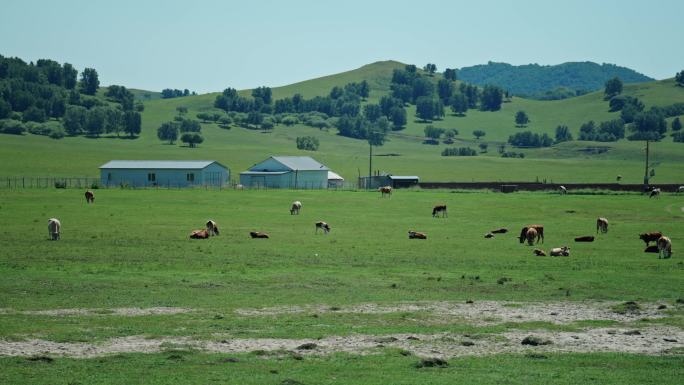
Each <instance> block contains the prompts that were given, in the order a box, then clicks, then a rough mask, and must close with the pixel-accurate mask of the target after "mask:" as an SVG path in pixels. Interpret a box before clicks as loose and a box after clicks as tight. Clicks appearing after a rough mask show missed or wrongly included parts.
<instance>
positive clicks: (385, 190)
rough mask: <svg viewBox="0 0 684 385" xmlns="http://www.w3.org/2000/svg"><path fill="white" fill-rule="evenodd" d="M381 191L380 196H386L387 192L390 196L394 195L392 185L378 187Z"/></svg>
mask: <svg viewBox="0 0 684 385" xmlns="http://www.w3.org/2000/svg"><path fill="white" fill-rule="evenodd" d="M378 191H380V196H381V197H384V196H385V194H387V195H389V197H390V198H391V197H392V186H382V187H380V188H379V189H378Z"/></svg>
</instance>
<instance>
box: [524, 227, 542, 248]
mask: <svg viewBox="0 0 684 385" xmlns="http://www.w3.org/2000/svg"><path fill="white" fill-rule="evenodd" d="M535 238H536V239H537V242H539V233H537V230H536V229H535V228H534V227H530V228H529V229H527V231H526V232H525V239H527V244H528V245H530V246H532V245H533V244H534V240H535Z"/></svg>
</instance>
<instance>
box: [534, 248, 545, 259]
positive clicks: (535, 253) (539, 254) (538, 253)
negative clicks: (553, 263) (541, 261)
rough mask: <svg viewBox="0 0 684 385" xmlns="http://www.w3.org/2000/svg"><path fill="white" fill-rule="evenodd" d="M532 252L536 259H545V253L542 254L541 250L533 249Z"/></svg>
mask: <svg viewBox="0 0 684 385" xmlns="http://www.w3.org/2000/svg"><path fill="white" fill-rule="evenodd" d="M532 252H533V253H534V255H536V256H538V257H546V252H544V250H542V249H534V250H532Z"/></svg>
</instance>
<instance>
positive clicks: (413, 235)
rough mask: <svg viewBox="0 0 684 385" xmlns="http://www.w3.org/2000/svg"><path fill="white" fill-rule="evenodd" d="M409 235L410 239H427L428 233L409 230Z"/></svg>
mask: <svg viewBox="0 0 684 385" xmlns="http://www.w3.org/2000/svg"><path fill="white" fill-rule="evenodd" d="M408 237H409V239H427V234H425V233H421V232H420V231H413V230H409V232H408Z"/></svg>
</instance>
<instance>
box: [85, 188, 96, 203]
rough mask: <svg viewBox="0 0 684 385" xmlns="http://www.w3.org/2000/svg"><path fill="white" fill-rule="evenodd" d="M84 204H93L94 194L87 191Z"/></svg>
mask: <svg viewBox="0 0 684 385" xmlns="http://www.w3.org/2000/svg"><path fill="white" fill-rule="evenodd" d="M85 199H86V203H95V194H94V193H93V192H92V191H90V190H88V191H86V192H85Z"/></svg>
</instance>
